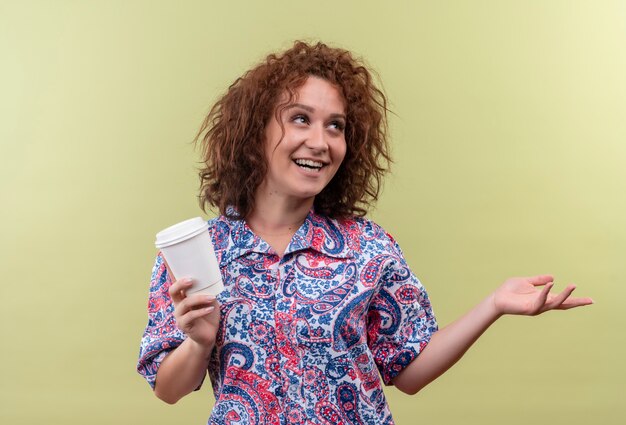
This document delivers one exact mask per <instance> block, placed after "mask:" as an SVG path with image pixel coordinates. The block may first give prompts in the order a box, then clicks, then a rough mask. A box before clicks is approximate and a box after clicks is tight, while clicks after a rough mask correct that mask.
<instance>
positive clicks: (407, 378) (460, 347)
mask: <svg viewBox="0 0 626 425" xmlns="http://www.w3.org/2000/svg"><path fill="white" fill-rule="evenodd" d="M498 317H500V314H499V313H498V312H497V311H496V308H495V306H494V302H493V295H490V296H489V297H487V298H485V299H484V300H483V301H482V302H480V303H479V304H478V305H477V306H476V307H474V308H473V309H472V310H470V311H469V312H468V313H467V314H465V315H464V316H462V317H461V318H459V319H458V320H456V321H455V322H453V323H451V324H449V325H448V326H446V327H445V328H443V329H441V330H439V331H438V332H435V334H434V335H433V336H432V338H431V340H430V342H429V343H428V345H426V347H425V348H424V350H423V351H422V353H420V355H419V356H418V357H417V358H416V359H415V360H413V361H412V362H411V363H410V364H409V365H408V366H407V367H406V368H405V369H404V370H403V371H402V372H400V374H398V376H396V378H395V379H394V380H393V383H394V385H395V386H396V387H397V388H398V389H400V390H401V391H403V392H405V393H408V394H415V393H417V392H418V391H419V390H421V389H422V388H424V387H425V386H426V385H428V384H429V383H431V382H432V381H434V380H435V379H436V378H438V377H439V376H440V375H441V374H443V373H444V372H445V371H446V370H448V369H449V368H450V367H452V366H453V365H454V364H455V363H456V362H457V361H459V359H460V358H461V357H463V355H464V354H465V352H466V351H467V350H468V349H469V348H470V347H471V346H472V344H474V342H476V340H477V339H478V338H479V337H480V336H481V335H482V334H483V332H485V330H487V328H488V327H489V326H491V324H492V323H494V322H495V321H496V320H497V319H498Z"/></svg>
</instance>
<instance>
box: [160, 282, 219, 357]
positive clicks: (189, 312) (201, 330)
mask: <svg viewBox="0 0 626 425" xmlns="http://www.w3.org/2000/svg"><path fill="white" fill-rule="evenodd" d="M192 283H193V281H192V280H191V279H187V278H184V279H180V280H177V281H175V282H174V283H173V284H172V286H170V289H169V293H170V296H171V297H172V302H173V304H174V318H175V319H176V325H177V326H178V328H179V329H180V330H181V331H183V332H184V333H185V334H186V335H187V336H188V337H189V338H190V339H191V340H193V341H194V342H195V343H197V344H198V345H200V346H201V347H203V348H205V349H206V350H207V351H210V350H212V349H213V346H214V345H215V339H216V336H217V331H218V329H219V323H220V308H219V307H220V305H219V302H218V301H217V300H216V299H215V296H214V295H205V294H192V295H189V296H188V295H187V290H189V288H191V285H192Z"/></svg>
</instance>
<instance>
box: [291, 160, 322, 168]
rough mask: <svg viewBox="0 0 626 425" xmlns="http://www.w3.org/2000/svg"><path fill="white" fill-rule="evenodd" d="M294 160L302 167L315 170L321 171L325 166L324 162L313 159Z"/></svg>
mask: <svg viewBox="0 0 626 425" xmlns="http://www.w3.org/2000/svg"><path fill="white" fill-rule="evenodd" d="M293 162H295V163H296V165H297V166H298V167H300V168H304V169H307V170H313V171H319V170H321V169H322V167H323V166H324V163H323V162H319V161H313V160H311V159H294V160H293Z"/></svg>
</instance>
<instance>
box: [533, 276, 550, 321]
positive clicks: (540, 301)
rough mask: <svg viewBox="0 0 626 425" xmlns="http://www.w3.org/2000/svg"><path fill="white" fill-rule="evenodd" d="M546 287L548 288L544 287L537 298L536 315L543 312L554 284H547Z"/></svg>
mask: <svg viewBox="0 0 626 425" xmlns="http://www.w3.org/2000/svg"><path fill="white" fill-rule="evenodd" d="M545 285H546V286H544V287H543V289H542V290H541V292H540V293H539V296H538V297H537V301H536V302H535V311H534V312H535V314H539V313H540V312H541V311H542V310H543V307H544V305H545V304H546V301H547V299H548V295H549V294H550V289H552V286H553V285H554V284H553V283H552V282H547V283H545Z"/></svg>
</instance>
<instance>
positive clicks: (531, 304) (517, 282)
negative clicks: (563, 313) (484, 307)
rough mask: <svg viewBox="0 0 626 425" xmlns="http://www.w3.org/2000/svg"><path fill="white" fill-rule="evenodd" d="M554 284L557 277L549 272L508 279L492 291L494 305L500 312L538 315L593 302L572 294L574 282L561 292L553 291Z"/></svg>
mask: <svg viewBox="0 0 626 425" xmlns="http://www.w3.org/2000/svg"><path fill="white" fill-rule="evenodd" d="M553 285H554V278H553V277H552V276H550V275H541V276H533V277H514V278H511V279H508V280H506V281H505V282H504V283H503V284H502V285H501V286H500V287H499V288H498V289H497V290H496V292H494V293H493V303H494V307H495V309H496V311H497V312H498V314H500V315H502V314H520V315H525V316H536V315H538V314H541V313H544V312H546V311H549V310H567V309H570V308H574V307H581V306H584V305H589V304H593V300H592V299H591V298H573V297H571V295H572V292H573V291H574V289H576V286H575V285H568V286H567V287H566V288H565V289H564V290H563V291H561V293H559V294H552V293H550V289H552V286H553ZM541 287H543V288H541Z"/></svg>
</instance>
